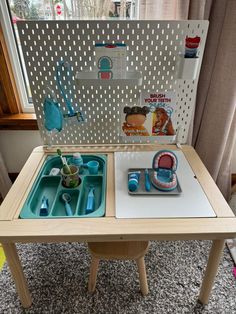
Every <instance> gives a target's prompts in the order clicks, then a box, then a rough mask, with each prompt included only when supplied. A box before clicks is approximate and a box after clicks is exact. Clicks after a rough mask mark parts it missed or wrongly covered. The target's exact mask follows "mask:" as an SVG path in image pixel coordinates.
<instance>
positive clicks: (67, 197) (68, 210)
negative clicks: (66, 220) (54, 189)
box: [61, 193, 73, 216]
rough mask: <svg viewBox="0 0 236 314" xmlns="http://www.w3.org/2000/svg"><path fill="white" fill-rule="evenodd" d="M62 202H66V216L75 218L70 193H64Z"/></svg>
mask: <svg viewBox="0 0 236 314" xmlns="http://www.w3.org/2000/svg"><path fill="white" fill-rule="evenodd" d="M61 198H62V200H63V201H64V202H65V209H66V215H67V216H73V212H72V209H71V207H70V204H69V202H70V201H71V196H70V194H68V193H63V194H62V195H61Z"/></svg>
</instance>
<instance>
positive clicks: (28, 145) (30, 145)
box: [0, 131, 42, 172]
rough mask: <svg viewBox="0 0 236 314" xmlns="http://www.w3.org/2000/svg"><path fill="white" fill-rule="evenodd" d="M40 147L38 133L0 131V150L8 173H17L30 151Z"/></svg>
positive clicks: (40, 142)
mask: <svg viewBox="0 0 236 314" xmlns="http://www.w3.org/2000/svg"><path fill="white" fill-rule="evenodd" d="M40 145H42V141H41V138H40V135H39V131H0V150H1V153H2V156H3V159H4V161H5V164H6V167H7V170H8V172H19V171H20V170H21V168H22V167H23V166H24V163H25V162H26V160H27V158H28V157H29V155H30V153H31V152H32V150H33V149H34V148H35V147H37V146H40Z"/></svg>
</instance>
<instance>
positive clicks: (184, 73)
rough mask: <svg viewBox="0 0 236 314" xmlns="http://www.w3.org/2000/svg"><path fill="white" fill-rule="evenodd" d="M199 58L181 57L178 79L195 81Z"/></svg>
mask: <svg viewBox="0 0 236 314" xmlns="http://www.w3.org/2000/svg"><path fill="white" fill-rule="evenodd" d="M198 64H199V58H185V57H184V55H180V56H179V66H178V78H179V79H184V80H195V78H196V76H197V71H198Z"/></svg>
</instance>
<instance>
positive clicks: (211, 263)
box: [199, 240, 225, 304]
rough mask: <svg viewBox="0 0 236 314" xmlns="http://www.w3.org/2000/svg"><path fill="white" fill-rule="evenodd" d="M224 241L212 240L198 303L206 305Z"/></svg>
mask: <svg viewBox="0 0 236 314" xmlns="http://www.w3.org/2000/svg"><path fill="white" fill-rule="evenodd" d="M224 244H225V240H214V241H213V243H212V247H211V251H210V255H209V258H208V263H207V268H206V271H205V275H204V278H203V282H202V286H201V291H200V295H199V301H200V302H201V303H202V304H207V303H208V300H209V297H210V293H211V289H212V286H213V284H214V280H215V277H216V274H217V270H218V266H219V263H220V259H221V255H222V252H223V249H224Z"/></svg>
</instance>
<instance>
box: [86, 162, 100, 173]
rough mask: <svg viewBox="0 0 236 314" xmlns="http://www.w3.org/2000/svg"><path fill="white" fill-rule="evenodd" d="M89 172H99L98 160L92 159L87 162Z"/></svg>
mask: <svg viewBox="0 0 236 314" xmlns="http://www.w3.org/2000/svg"><path fill="white" fill-rule="evenodd" d="M87 167H88V172H89V174H98V167H99V162H98V161H96V160H91V161H89V162H88V163H87Z"/></svg>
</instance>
